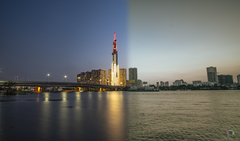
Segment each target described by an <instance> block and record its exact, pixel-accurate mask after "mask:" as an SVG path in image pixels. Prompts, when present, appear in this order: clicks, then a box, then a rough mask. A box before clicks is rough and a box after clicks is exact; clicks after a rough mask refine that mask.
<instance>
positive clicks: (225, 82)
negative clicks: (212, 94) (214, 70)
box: [218, 75, 233, 85]
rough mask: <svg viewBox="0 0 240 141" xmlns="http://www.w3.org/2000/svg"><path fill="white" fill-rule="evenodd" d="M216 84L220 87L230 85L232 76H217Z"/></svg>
mask: <svg viewBox="0 0 240 141" xmlns="http://www.w3.org/2000/svg"><path fill="white" fill-rule="evenodd" d="M218 83H219V84H221V85H232V84H233V76H232V75H218Z"/></svg>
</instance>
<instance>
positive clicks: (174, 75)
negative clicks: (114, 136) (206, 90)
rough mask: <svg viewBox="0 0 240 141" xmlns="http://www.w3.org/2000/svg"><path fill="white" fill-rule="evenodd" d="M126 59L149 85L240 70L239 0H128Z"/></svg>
mask: <svg viewBox="0 0 240 141" xmlns="http://www.w3.org/2000/svg"><path fill="white" fill-rule="evenodd" d="M128 7H129V12H128V16H129V25H128V27H129V28H128V32H129V35H128V37H129V38H128V41H129V42H128V49H129V50H128V53H129V58H128V63H129V65H130V66H132V67H136V68H138V74H139V75H138V77H139V78H140V79H142V80H145V81H150V83H153V84H156V83H155V82H157V81H158V82H159V81H170V84H172V82H173V81H175V80H179V79H183V80H184V81H187V82H188V83H192V81H194V80H201V81H204V82H206V81H207V73H206V67H210V66H214V67H217V72H219V74H230V75H233V79H234V81H235V82H236V76H237V75H238V74H240V63H239V61H240V55H239V53H240V18H239V13H240V8H239V7H240V1H239V0H227V1H226V0H211V1H209V0H150V1H147V0H130V1H129V2H128Z"/></svg>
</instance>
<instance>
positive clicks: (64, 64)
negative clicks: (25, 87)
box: [0, 0, 240, 84]
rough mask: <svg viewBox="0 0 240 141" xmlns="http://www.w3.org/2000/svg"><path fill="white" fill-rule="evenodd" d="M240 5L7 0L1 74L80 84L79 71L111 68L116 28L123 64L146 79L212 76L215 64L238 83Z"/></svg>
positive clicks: (221, 0) (191, 0) (0, 35)
mask: <svg viewBox="0 0 240 141" xmlns="http://www.w3.org/2000/svg"><path fill="white" fill-rule="evenodd" d="M239 7H240V1H239V0H228V1H226V0H211V1H209V0H201V1H198V0H180V1H179V0H111V1H110V0H102V1H97V0H88V1H74V0H73V1H62V0H51V1H47V0H41V1H32V0H29V1H28V0H24V1H18V0H2V1H0V18H1V20H0V71H1V72H0V80H14V78H15V77H16V76H18V77H19V78H18V80H19V81H25V80H26V81H47V80H48V79H49V81H68V82H76V78H77V74H79V73H81V72H86V71H91V70H94V69H95V70H96V69H101V68H102V69H106V70H108V69H110V67H111V53H112V42H113V34H114V32H115V33H116V38H117V43H118V44H117V47H118V55H119V59H118V60H119V66H120V68H126V69H128V68H130V67H136V68H137V69H138V78H139V79H141V80H143V81H148V82H150V83H151V84H156V82H157V81H158V82H159V81H169V82H170V84H172V82H173V81H175V80H178V79H183V80H184V81H186V82H187V83H192V81H194V80H201V81H203V82H206V81H207V73H206V67H209V66H214V67H217V71H218V72H219V74H230V75H233V79H234V81H235V82H236V81H237V80H236V76H237V75H238V74H240V63H239V60H240V56H239V53H240V18H239V13H240V9H239ZM48 73H49V74H50V77H47V74H48ZM127 74H128V72H127ZM64 75H67V76H68V77H67V79H64Z"/></svg>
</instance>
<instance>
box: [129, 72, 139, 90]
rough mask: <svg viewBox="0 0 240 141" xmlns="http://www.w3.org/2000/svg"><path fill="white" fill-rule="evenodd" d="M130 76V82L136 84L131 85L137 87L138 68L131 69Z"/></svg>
mask: <svg viewBox="0 0 240 141" xmlns="http://www.w3.org/2000/svg"><path fill="white" fill-rule="evenodd" d="M128 75H129V81H131V82H134V83H131V85H132V86H137V80H138V75H137V68H129V69H128ZM133 80H134V81H133Z"/></svg>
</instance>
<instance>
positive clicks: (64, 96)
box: [61, 92, 67, 102]
mask: <svg viewBox="0 0 240 141" xmlns="http://www.w3.org/2000/svg"><path fill="white" fill-rule="evenodd" d="M61 95H62V101H65V102H66V101H67V92H62V93H61Z"/></svg>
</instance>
